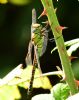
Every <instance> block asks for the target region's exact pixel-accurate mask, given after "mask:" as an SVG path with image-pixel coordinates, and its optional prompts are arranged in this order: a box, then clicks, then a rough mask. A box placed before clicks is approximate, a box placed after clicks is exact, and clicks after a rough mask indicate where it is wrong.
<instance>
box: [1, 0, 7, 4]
mask: <svg viewBox="0 0 79 100" xmlns="http://www.w3.org/2000/svg"><path fill="white" fill-rule="evenodd" d="M7 2H8V1H7V0H0V3H1V4H6V3H7Z"/></svg>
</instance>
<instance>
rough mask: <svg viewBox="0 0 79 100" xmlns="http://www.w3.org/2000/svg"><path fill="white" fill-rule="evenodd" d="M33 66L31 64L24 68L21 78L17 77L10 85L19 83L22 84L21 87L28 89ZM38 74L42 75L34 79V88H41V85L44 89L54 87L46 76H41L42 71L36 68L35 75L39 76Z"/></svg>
mask: <svg viewBox="0 0 79 100" xmlns="http://www.w3.org/2000/svg"><path fill="white" fill-rule="evenodd" d="M32 68H33V66H31V65H29V66H27V68H25V69H24V70H23V72H22V73H21V75H20V76H19V78H16V77H15V78H14V79H13V80H11V81H10V82H9V83H8V84H9V85H14V84H17V85H18V86H21V87H23V88H25V89H27V88H28V86H29V82H30V78H31V73H32ZM37 76H40V77H39V78H35V79H34V82H33V87H34V88H40V87H42V88H44V89H51V88H52V85H51V83H50V81H49V79H48V78H47V77H46V76H45V77H41V73H40V71H39V69H38V68H36V70H35V77H37Z"/></svg>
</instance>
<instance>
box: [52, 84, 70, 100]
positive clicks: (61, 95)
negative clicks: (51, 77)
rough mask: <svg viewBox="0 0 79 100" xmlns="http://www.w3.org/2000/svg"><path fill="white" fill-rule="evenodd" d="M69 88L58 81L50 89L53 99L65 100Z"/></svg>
mask: <svg viewBox="0 0 79 100" xmlns="http://www.w3.org/2000/svg"><path fill="white" fill-rule="evenodd" d="M69 93H70V89H69V87H68V85H67V84H64V83H58V84H57V85H55V86H54V87H53V88H52V89H51V94H52V96H53V97H54V98H55V100H66V98H67V97H68V96H69Z"/></svg>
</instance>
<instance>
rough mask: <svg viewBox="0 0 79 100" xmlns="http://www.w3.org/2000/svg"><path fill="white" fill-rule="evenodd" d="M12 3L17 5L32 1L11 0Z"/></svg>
mask: <svg viewBox="0 0 79 100" xmlns="http://www.w3.org/2000/svg"><path fill="white" fill-rule="evenodd" d="M9 2H10V3H12V4H15V5H25V4H28V3H30V2H31V0H9Z"/></svg>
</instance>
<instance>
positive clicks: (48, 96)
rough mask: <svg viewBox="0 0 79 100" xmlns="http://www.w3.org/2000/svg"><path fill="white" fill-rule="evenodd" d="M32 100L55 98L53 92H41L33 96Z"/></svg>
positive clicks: (51, 99) (52, 99)
mask: <svg viewBox="0 0 79 100" xmlns="http://www.w3.org/2000/svg"><path fill="white" fill-rule="evenodd" d="M32 100H55V99H54V98H53V97H52V95H51V94H39V95H36V96H34V97H32Z"/></svg>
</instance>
